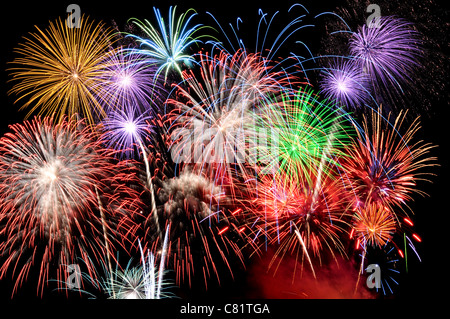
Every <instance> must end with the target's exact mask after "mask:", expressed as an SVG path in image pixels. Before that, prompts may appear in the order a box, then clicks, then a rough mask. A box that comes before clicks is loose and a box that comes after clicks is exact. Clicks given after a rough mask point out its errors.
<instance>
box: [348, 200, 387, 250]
mask: <svg viewBox="0 0 450 319" xmlns="http://www.w3.org/2000/svg"><path fill="white" fill-rule="evenodd" d="M354 218H355V226H354V229H355V232H356V235H357V237H358V239H359V241H360V242H361V243H364V245H370V246H379V247H382V246H384V245H385V244H386V242H387V241H388V240H389V239H391V238H392V235H393V234H394V233H395V231H396V223H395V219H394V216H393V215H392V214H391V212H390V211H389V210H388V209H387V208H386V207H383V206H378V205H375V204H369V205H366V206H365V207H364V208H363V209H360V210H359V211H358V212H357V213H356V214H355V216H354Z"/></svg>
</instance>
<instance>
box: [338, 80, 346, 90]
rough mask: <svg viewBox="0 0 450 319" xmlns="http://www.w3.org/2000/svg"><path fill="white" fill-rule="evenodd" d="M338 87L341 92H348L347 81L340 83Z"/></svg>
mask: <svg viewBox="0 0 450 319" xmlns="http://www.w3.org/2000/svg"><path fill="white" fill-rule="evenodd" d="M337 86H338V89H339V91H344V92H345V91H346V90H347V86H346V85H345V81H343V80H340V81H338V82H337Z"/></svg>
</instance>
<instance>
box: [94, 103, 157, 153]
mask: <svg viewBox="0 0 450 319" xmlns="http://www.w3.org/2000/svg"><path fill="white" fill-rule="evenodd" d="M150 114H151V113H150V112H148V111H147V112H141V110H140V109H139V108H138V107H137V106H136V105H134V104H126V105H125V106H124V107H123V109H116V110H111V111H110V112H109V113H108V115H107V117H106V119H105V120H104V121H103V122H102V124H103V128H104V134H103V135H102V140H103V141H104V143H105V144H106V146H107V147H108V148H111V149H114V150H116V151H117V152H118V154H119V157H123V156H124V157H126V158H133V156H134V154H135V151H136V150H138V149H139V148H142V147H143V146H142V145H143V144H142V143H143V141H144V139H145V136H146V135H147V134H149V133H151V132H152V127H151V125H150V123H149V120H150V119H151V118H152V116H151V115H150Z"/></svg>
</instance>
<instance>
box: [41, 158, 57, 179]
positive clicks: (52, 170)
mask: <svg viewBox="0 0 450 319" xmlns="http://www.w3.org/2000/svg"><path fill="white" fill-rule="evenodd" d="M41 178H42V181H43V182H44V183H46V184H49V183H53V182H54V181H55V180H56V179H57V178H58V164H57V163H53V164H51V165H48V166H46V167H43V168H42V169H41Z"/></svg>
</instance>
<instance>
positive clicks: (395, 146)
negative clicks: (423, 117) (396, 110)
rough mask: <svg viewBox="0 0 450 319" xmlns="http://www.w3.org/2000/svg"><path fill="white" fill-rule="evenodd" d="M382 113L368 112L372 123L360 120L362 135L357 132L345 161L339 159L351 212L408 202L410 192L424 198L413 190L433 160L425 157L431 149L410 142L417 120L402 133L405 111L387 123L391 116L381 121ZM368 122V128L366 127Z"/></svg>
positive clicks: (365, 119)
mask: <svg viewBox="0 0 450 319" xmlns="http://www.w3.org/2000/svg"><path fill="white" fill-rule="evenodd" d="M381 113H382V111H381V110H379V112H372V120H371V121H368V120H367V118H364V122H363V128H364V133H361V132H360V131H358V130H357V132H358V133H357V139H355V140H353V143H352V145H351V146H350V147H347V148H346V149H347V151H348V155H349V156H348V160H345V159H344V160H343V161H342V162H343V169H344V174H342V176H343V177H344V178H343V180H344V183H345V185H346V187H347V189H349V190H350V194H351V195H350V198H349V199H350V205H351V208H352V209H353V210H357V209H358V208H359V207H361V206H365V205H368V204H371V203H376V204H377V205H378V206H379V207H388V208H389V210H390V211H391V212H393V207H394V206H396V207H401V206H402V204H404V203H406V202H407V201H410V200H411V199H412V197H411V194H412V193H419V194H422V195H424V192H422V191H421V190H419V189H418V188H417V187H416V183H417V181H418V180H425V179H423V178H421V176H422V175H427V174H428V175H432V174H430V173H425V172H423V171H421V169H423V168H424V167H429V166H434V165H436V164H434V163H433V161H434V160H436V158H435V157H426V156H427V155H428V153H429V150H430V149H431V148H433V146H432V145H431V144H429V143H427V144H424V143H423V142H422V141H418V142H413V138H414V135H415V134H416V133H417V131H418V130H419V129H420V123H419V119H418V118H416V119H415V120H414V121H413V122H412V124H411V125H410V126H409V127H408V128H407V129H406V132H405V133H404V134H403V135H401V132H402V131H403V122H404V120H405V117H406V112H405V113H403V112H400V114H399V115H398V116H397V117H396V118H395V120H394V121H393V122H392V123H391V120H392V119H391V115H390V114H389V116H388V117H387V119H384V118H383V117H382V115H381ZM369 123H372V127H370V124H369Z"/></svg>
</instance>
